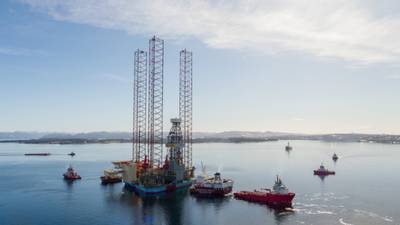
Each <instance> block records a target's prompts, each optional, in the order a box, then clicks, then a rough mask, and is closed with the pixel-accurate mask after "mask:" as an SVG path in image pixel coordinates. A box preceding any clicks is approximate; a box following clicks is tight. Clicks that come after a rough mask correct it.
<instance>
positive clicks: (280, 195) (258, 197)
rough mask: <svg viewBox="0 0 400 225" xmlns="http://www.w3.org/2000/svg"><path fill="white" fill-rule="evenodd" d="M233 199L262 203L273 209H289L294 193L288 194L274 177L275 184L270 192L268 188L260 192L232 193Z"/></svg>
mask: <svg viewBox="0 0 400 225" xmlns="http://www.w3.org/2000/svg"><path fill="white" fill-rule="evenodd" d="M234 196H235V198H237V199H241V200H245V201H249V202H258V203H264V204H267V205H270V206H275V207H291V206H292V200H293V198H294V196H295V193H293V192H289V189H288V188H287V187H286V186H285V185H284V184H283V183H282V180H281V179H280V178H279V177H278V176H276V180H275V184H274V186H273V187H272V190H271V189H269V188H266V189H261V190H260V191H258V190H254V191H240V192H236V193H234Z"/></svg>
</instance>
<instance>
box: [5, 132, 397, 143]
mask: <svg viewBox="0 0 400 225" xmlns="http://www.w3.org/2000/svg"><path fill="white" fill-rule="evenodd" d="M164 134H165V135H167V134H168V133H167V132H165V133H164ZM131 139H132V133H130V132H106V131H102V132H87V133H62V132H60V133H57V132H19V131H17V132H0V141H3V142H4V141H17V142H21V143H76V142H79V143H109V142H130V141H131ZM193 139H194V142H256V141H271V140H317V141H329V142H378V143H390V144H399V143H400V135H387V134H357V133H343V134H318V135H309V134H295V133H284V132H271V131H265V132H257V131H225V132H194V133H193ZM67 140H68V141H67Z"/></svg>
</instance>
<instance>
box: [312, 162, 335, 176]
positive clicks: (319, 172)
mask: <svg viewBox="0 0 400 225" xmlns="http://www.w3.org/2000/svg"><path fill="white" fill-rule="evenodd" d="M314 175H318V176H328V175H335V171H331V170H328V169H326V168H325V167H324V165H323V164H322V163H321V165H320V166H319V169H317V170H314Z"/></svg>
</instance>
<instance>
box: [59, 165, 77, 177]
mask: <svg viewBox="0 0 400 225" xmlns="http://www.w3.org/2000/svg"><path fill="white" fill-rule="evenodd" d="M63 176H64V179H65V180H79V179H81V176H79V175H78V173H77V172H75V170H74V168H72V166H71V165H69V167H68V169H67V172H65V173H64V174H63Z"/></svg>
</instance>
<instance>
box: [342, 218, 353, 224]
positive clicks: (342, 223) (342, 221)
mask: <svg viewBox="0 0 400 225" xmlns="http://www.w3.org/2000/svg"><path fill="white" fill-rule="evenodd" d="M339 222H340V224H343V225H353V224H351V223H345V222H344V221H343V218H340V219H339Z"/></svg>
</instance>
